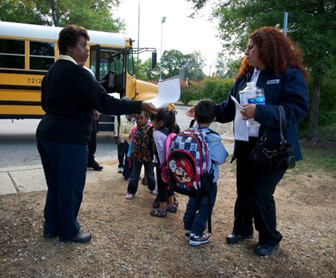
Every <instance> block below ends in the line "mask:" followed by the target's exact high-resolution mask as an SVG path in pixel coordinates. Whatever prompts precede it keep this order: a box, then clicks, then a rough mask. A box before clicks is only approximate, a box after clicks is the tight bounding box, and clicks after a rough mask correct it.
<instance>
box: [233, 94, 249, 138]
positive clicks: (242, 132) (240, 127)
mask: <svg viewBox="0 0 336 278" xmlns="http://www.w3.org/2000/svg"><path fill="white" fill-rule="evenodd" d="M231 99H232V100H233V102H234V103H235V105H236V117H235V119H234V123H233V125H234V138H235V140H240V141H248V137H249V134H248V127H247V121H245V120H243V119H242V115H241V113H240V110H241V109H242V108H243V107H242V106H241V105H240V104H239V102H238V101H237V99H236V98H235V97H233V96H231Z"/></svg>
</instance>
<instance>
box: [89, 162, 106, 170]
mask: <svg viewBox="0 0 336 278" xmlns="http://www.w3.org/2000/svg"><path fill="white" fill-rule="evenodd" d="M88 168H93V170H95V171H101V170H103V168H104V167H103V166H101V165H100V164H99V163H98V162H97V161H95V160H94V161H93V162H92V163H89V164H88Z"/></svg>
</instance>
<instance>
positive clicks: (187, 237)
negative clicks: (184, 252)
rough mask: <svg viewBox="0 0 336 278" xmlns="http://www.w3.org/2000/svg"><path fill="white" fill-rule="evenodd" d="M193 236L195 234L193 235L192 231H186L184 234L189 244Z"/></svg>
mask: <svg viewBox="0 0 336 278" xmlns="http://www.w3.org/2000/svg"><path fill="white" fill-rule="evenodd" d="M191 236H194V234H192V233H191V232H190V231H188V230H186V231H185V233H184V237H185V239H186V240H187V241H188V242H189V240H190V237H191Z"/></svg>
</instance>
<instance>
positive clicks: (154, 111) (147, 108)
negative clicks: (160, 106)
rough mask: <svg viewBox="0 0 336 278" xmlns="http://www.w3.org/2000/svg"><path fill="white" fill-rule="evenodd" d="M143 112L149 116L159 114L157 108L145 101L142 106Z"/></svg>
mask: <svg viewBox="0 0 336 278" xmlns="http://www.w3.org/2000/svg"><path fill="white" fill-rule="evenodd" d="M141 110H142V111H145V112H147V113H148V114H149V115H153V114H154V115H156V114H157V108H156V107H155V106H154V105H153V104H152V103H150V102H145V101H143V102H142V104H141Z"/></svg>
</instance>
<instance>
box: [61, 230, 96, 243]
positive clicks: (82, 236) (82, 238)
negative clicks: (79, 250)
mask: <svg viewBox="0 0 336 278" xmlns="http://www.w3.org/2000/svg"><path fill="white" fill-rule="evenodd" d="M91 238H92V236H91V234H88V233H82V232H78V234H77V235H75V236H74V237H73V238H62V237H60V238H59V240H60V241H62V242H76V243H86V242H89V241H90V240H91Z"/></svg>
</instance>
